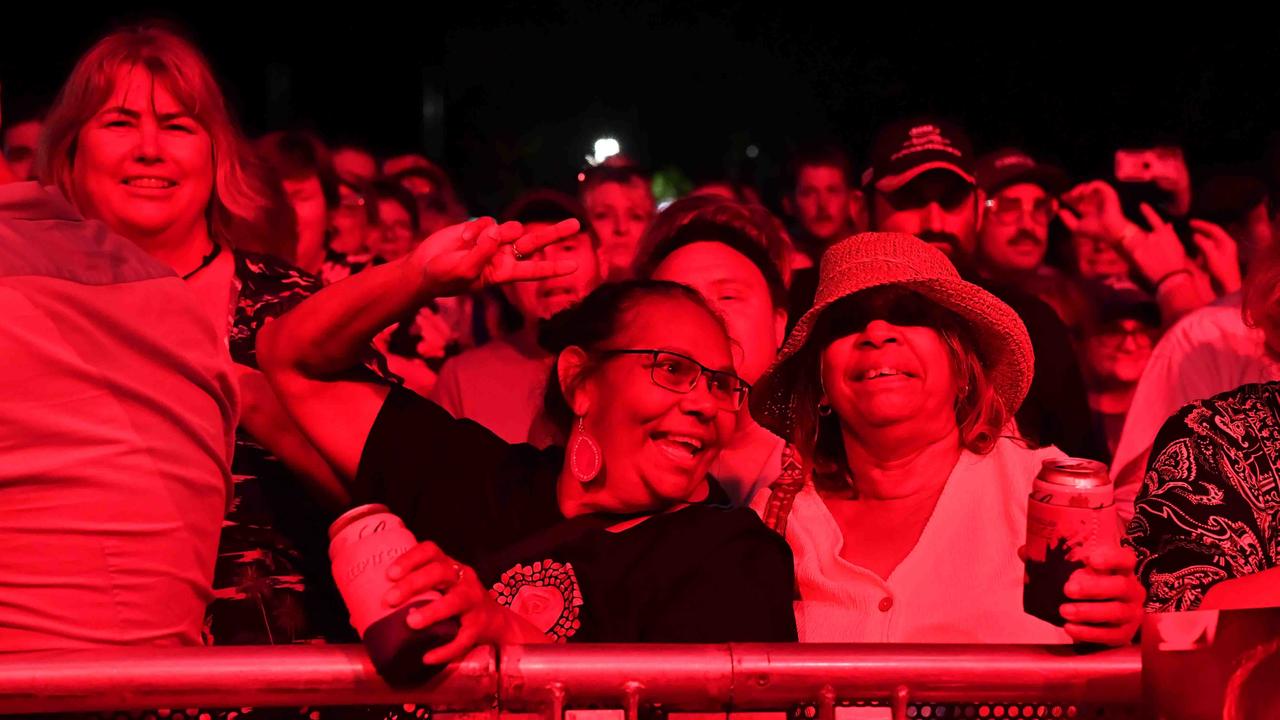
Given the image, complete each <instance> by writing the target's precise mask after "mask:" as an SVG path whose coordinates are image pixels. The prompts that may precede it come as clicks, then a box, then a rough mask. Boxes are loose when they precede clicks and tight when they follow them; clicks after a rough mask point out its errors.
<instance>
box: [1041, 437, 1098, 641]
mask: <svg viewBox="0 0 1280 720" xmlns="http://www.w3.org/2000/svg"><path fill="white" fill-rule="evenodd" d="M1119 542H1120V525H1119V521H1118V520H1117V518H1116V508H1115V494H1114V492H1113V488H1112V486H1111V477H1110V475H1109V474H1108V473H1107V466H1106V465H1103V464H1102V463H1100V462H1097V461H1094V460H1085V459H1082V458H1055V459H1051V460H1045V461H1044V465H1043V466H1042V467H1041V469H1040V474H1038V475H1037V476H1036V478H1035V480H1034V481H1033V482H1032V487H1031V495H1030V497H1029V498H1028V501H1027V545H1026V555H1027V584H1026V586H1025V587H1024V588H1023V593H1022V607H1023V610H1025V611H1026V612H1027V613H1029V614H1031V615H1034V616H1035V617H1038V618H1040V619H1041V620H1045V621H1047V622H1050V623H1053V624H1054V625H1058V626H1062V625H1065V624H1066V619H1065V618H1063V617H1062V613H1061V612H1060V608H1061V606H1062V604H1063V603H1065V602H1067V601H1068V598H1067V596H1066V593H1065V591H1064V589H1063V588H1064V587H1065V586H1066V584H1067V579H1068V578H1070V577H1071V574H1072V573H1073V572H1075V571H1076V570H1079V569H1080V568H1083V567H1084V566H1085V560H1086V558H1088V557H1089V554H1090V553H1092V552H1093V551H1094V550H1096V549H1098V548H1103V547H1114V546H1118V545H1119Z"/></svg>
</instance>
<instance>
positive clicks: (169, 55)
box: [37, 24, 267, 247]
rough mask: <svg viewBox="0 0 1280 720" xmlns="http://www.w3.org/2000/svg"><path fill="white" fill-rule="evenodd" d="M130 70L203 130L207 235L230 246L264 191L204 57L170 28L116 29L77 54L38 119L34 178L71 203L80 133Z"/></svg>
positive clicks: (255, 217)
mask: <svg viewBox="0 0 1280 720" xmlns="http://www.w3.org/2000/svg"><path fill="white" fill-rule="evenodd" d="M134 70H142V71H144V72H146V73H149V74H150V75H151V77H152V79H153V80H154V81H155V82H158V83H163V84H164V87H165V89H166V90H168V91H169V93H170V94H172V95H173V97H174V99H175V100H176V101H177V102H178V103H179V104H180V105H181V106H182V107H183V109H184V110H186V111H187V112H188V113H190V114H191V117H192V119H193V120H195V122H197V123H199V124H200V126H201V127H203V128H204V129H205V131H206V132H208V133H209V138H210V142H211V144H212V146H213V165H214V178H213V192H212V194H211V195H210V198H209V204H208V207H207V209H206V218H207V220H208V223H209V233H210V235H211V236H213V237H214V238H215V239H217V240H220V241H223V242H226V243H228V244H230V245H232V246H233V247H234V246H235V237H234V236H235V235H236V234H237V228H244V227H245V223H249V224H250V225H256V224H257V223H259V222H261V220H262V214H263V213H262V208H263V207H264V206H265V205H266V196H267V192H266V188H265V186H264V184H263V180H262V179H261V174H260V173H259V172H258V169H257V168H256V167H254V163H255V161H254V160H253V159H252V156H251V155H250V154H249V152H248V149H247V148H248V146H247V145H246V143H245V140H244V137H243V136H242V135H241V134H240V130H239V128H237V127H236V124H235V122H234V121H233V120H232V119H231V114H230V113H229V112H228V110H227V106H226V101H225V100H224V98H223V95H222V89H221V88H220V87H219V86H218V83H217V81H216V80H215V79H214V77H213V72H212V70H211V69H210V68H209V63H208V61H207V60H206V59H205V57H204V55H203V54H201V53H200V51H199V50H197V49H196V47H195V46H194V45H192V44H191V43H190V42H188V41H187V40H185V39H183V38H182V37H181V36H179V35H178V34H177V33H176V32H174V31H173V30H171V29H168V28H165V27H161V26H159V25H154V24H148V25H141V26H137V27H133V28H128V29H124V30H118V31H116V32H113V33H111V34H109V35H107V36H106V37H104V38H102V39H101V40H99V41H98V42H97V44H95V45H94V46H93V47H92V48H90V49H89V51H88V52H86V53H85V54H84V55H83V56H81V58H80V61H79V62H77V63H76V66H75V69H74V70H72V71H71V75H70V77H68V78H67V82H66V84H64V85H63V86H62V91H61V92H60V93H59V94H58V99H57V101H56V102H55V103H54V106H53V108H52V109H51V110H50V111H49V115H48V117H47V118H46V119H45V127H44V135H43V137H42V139H41V143H40V150H39V155H38V158H37V167H38V169H39V175H40V179H41V181H42V182H44V183H45V184H49V185H56V186H57V187H58V189H59V190H61V191H62V193H63V195H65V196H66V197H67V198H69V199H71V200H72V201H73V202H74V201H75V198H76V193H75V192H73V187H72V183H73V181H72V168H73V167H74V165H75V158H76V148H77V143H78V139H79V136H80V131H81V129H82V128H84V126H85V124H86V123H87V122H88V121H89V120H90V119H91V118H92V117H93V116H94V115H95V114H96V113H97V112H98V111H99V110H101V109H102V107H103V105H105V104H106V103H107V101H108V100H109V99H110V98H111V93H112V92H113V91H114V90H115V88H116V85H117V83H118V82H120V79H121V78H122V77H126V76H127V75H128V73H131V72H133V71H134Z"/></svg>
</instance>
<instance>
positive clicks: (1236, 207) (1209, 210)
mask: <svg viewBox="0 0 1280 720" xmlns="http://www.w3.org/2000/svg"><path fill="white" fill-rule="evenodd" d="M1268 195H1269V190H1268V188H1267V184H1266V183H1264V182H1262V181H1261V180H1259V179H1258V178H1256V177H1251V176H1248V175H1215V176H1213V177H1211V178H1209V179H1208V180H1206V181H1205V182H1204V183H1203V184H1202V185H1200V186H1198V187H1196V189H1195V199H1194V201H1193V209H1192V215H1194V216H1195V217H1198V218H1201V219H1204V220H1208V221H1209V222H1212V223H1217V224H1218V225H1221V226H1223V227H1229V226H1231V225H1234V224H1235V223H1238V222H1240V221H1241V220H1244V219H1245V217H1246V216H1248V214H1249V213H1250V212H1251V211H1252V210H1253V209H1254V208H1256V207H1258V206H1259V205H1263V204H1266V203H1268V202H1269V197H1268ZM1268 216H1270V213H1269V212H1268Z"/></svg>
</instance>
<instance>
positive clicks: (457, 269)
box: [408, 217, 579, 297]
mask: <svg viewBox="0 0 1280 720" xmlns="http://www.w3.org/2000/svg"><path fill="white" fill-rule="evenodd" d="M578 231H579V226H578V221H577V220H572V219H571V220H564V221H562V222H559V223H556V224H555V225H552V226H550V227H546V228H542V229H539V230H536V231H532V232H528V231H526V230H525V228H524V226H523V225H521V224H520V223H518V222H506V223H502V224H501V225H499V224H498V223H497V221H495V220H494V219H493V218H488V217H485V218H480V219H478V220H472V221H469V222H465V223H461V224H458V225H451V226H449V227H447V228H444V229H443V230H440V231H438V232H435V233H433V234H432V235H431V236H430V237H428V238H427V239H426V240H424V241H422V243H421V244H420V245H418V247H417V248H416V249H415V250H414V251H413V254H412V255H410V256H409V258H408V262H409V263H410V264H411V265H412V267H413V269H414V273H415V275H416V277H417V278H418V279H419V282H420V283H421V284H422V289H423V292H424V294H425V295H426V296H427V297H448V296H451V295H462V294H465V293H469V292H474V291H476V290H479V289H481V288H484V287H487V286H490V285H501V284H505V283H512V282H524V281H527V280H542V279H545V278H552V277H559V276H561V275H568V274H569V273H571V272H573V271H574V270H576V269H577V267H578V266H577V263H574V262H572V261H568V260H555V261H552V260H541V259H537V258H534V257H533V256H534V255H535V254H536V253H537V252H538V251H539V250H542V249H543V248H544V247H546V246H548V245H551V244H553V243H556V242H559V241H561V240H563V239H565V238H567V237H570V236H572V235H575V234H577V233H578Z"/></svg>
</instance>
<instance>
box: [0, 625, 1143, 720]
mask: <svg viewBox="0 0 1280 720" xmlns="http://www.w3.org/2000/svg"><path fill="white" fill-rule="evenodd" d="M1141 686H1142V683H1141V658H1140V653H1139V650H1138V648H1136V647H1129V648H1121V649H1115V650H1105V651H1099V652H1093V653H1081V652H1078V651H1076V650H1075V649H1073V648H1072V647H1069V646H1029V645H822V644H769V645H765V644H729V645H524V646H503V647H501V648H498V649H497V650H495V649H492V648H477V649H476V650H475V651H473V652H472V653H471V654H470V655H469V656H467V657H466V658H465V659H464V660H462V661H460V662H457V663H454V664H453V665H450V666H449V667H448V668H446V669H445V670H444V671H443V672H442V673H441V674H440V675H438V676H436V677H435V678H434V679H433V680H431V681H430V682H428V683H427V684H425V685H422V686H419V687H413V688H392V687H389V686H387V684H386V683H385V682H383V681H382V679H381V678H380V677H379V676H378V675H377V673H376V672H375V671H374V669H373V666H372V665H371V664H370V662H369V659H368V656H367V655H366V654H365V652H364V649H363V648H362V647H361V646H358V645H316V646H275V647H209V648H173V649H160V648H120V649H114V648H113V649H102V650H93V651H76V652H49V653H26V654H0V714H6V715H14V714H17V715H21V714H30V713H36V712H41V713H45V712H88V711H103V710H135V709H149V708H191V707H269V706H311V707H316V706H335V705H356V704H359V705H374V704H387V705H402V704H413V705H417V706H419V707H429V708H431V710H432V712H433V713H436V714H437V715H439V714H446V715H447V714H451V713H466V714H468V715H469V716H470V715H471V714H474V713H481V714H485V715H487V716H489V717H495V718H496V717H497V716H498V715H512V714H527V713H533V714H538V715H541V716H542V717H543V718H546V719H547V720H564V718H565V716H566V715H574V716H575V717H576V718H577V719H578V720H581V718H582V716H583V715H584V714H585V713H584V711H590V712H591V713H592V715H593V716H595V717H601V716H602V715H601V713H604V712H606V711H608V715H609V716H610V717H614V718H618V720H622V719H623V718H625V720H636V718H638V717H639V716H640V714H641V713H642V712H646V711H647V710H648V709H651V708H658V709H660V710H662V711H663V712H665V713H669V714H673V715H674V714H676V713H697V714H700V715H701V714H705V713H714V714H716V715H717V716H719V717H721V718H723V717H724V715H725V713H742V712H757V711H779V710H789V709H791V708H795V707H797V706H807V707H808V708H809V712H808V714H806V715H803V717H805V718H809V717H812V718H815V720H838V716H841V715H843V716H844V717H849V716H850V712H851V711H848V710H847V709H846V708H845V706H847V705H849V704H850V703H851V702H853V701H857V702H858V703H859V704H860V705H863V704H865V703H868V702H870V703H875V704H878V705H880V706H882V707H884V708H885V709H883V710H882V712H884V713H886V715H885V716H891V717H897V718H905V717H908V711H907V708H908V705H911V706H912V710H911V714H912V715H914V714H915V713H916V710H915V706H916V705H919V704H921V703H975V702H993V703H1013V704H1014V705H1015V707H1014V710H1013V711H1012V712H1014V713H1017V712H1018V711H1017V708H1016V705H1019V704H1024V703H1025V704H1027V705H1028V706H1032V705H1037V704H1038V705H1039V706H1041V710H1040V715H1027V717H1038V716H1041V715H1044V713H1045V711H1044V710H1043V706H1044V705H1045V704H1058V705H1072V706H1074V705H1077V704H1081V705H1084V704H1087V705H1090V706H1119V707H1130V708H1133V707H1136V706H1137V705H1138V702H1139V700H1140V696H1141ZM842 711H843V712H842ZM1071 713H1072V715H1074V713H1075V709H1074V707H1072V709H1071ZM953 714H954V713H953ZM1004 715H1005V712H1004V710H1003V708H1002V709H1001V711H1000V713H999V715H996V717H1000V716H1004ZM858 716H859V717H861V716H862V715H858ZM928 716H929V715H927V714H926V715H922V717H928ZM984 716H985V715H980V717H984ZM1016 716H1020V715H1013V714H1011V715H1009V717H1016ZM1062 716H1063V717H1067V716H1068V715H1065V714H1064V715H1062ZM571 720H573V719H571Z"/></svg>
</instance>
